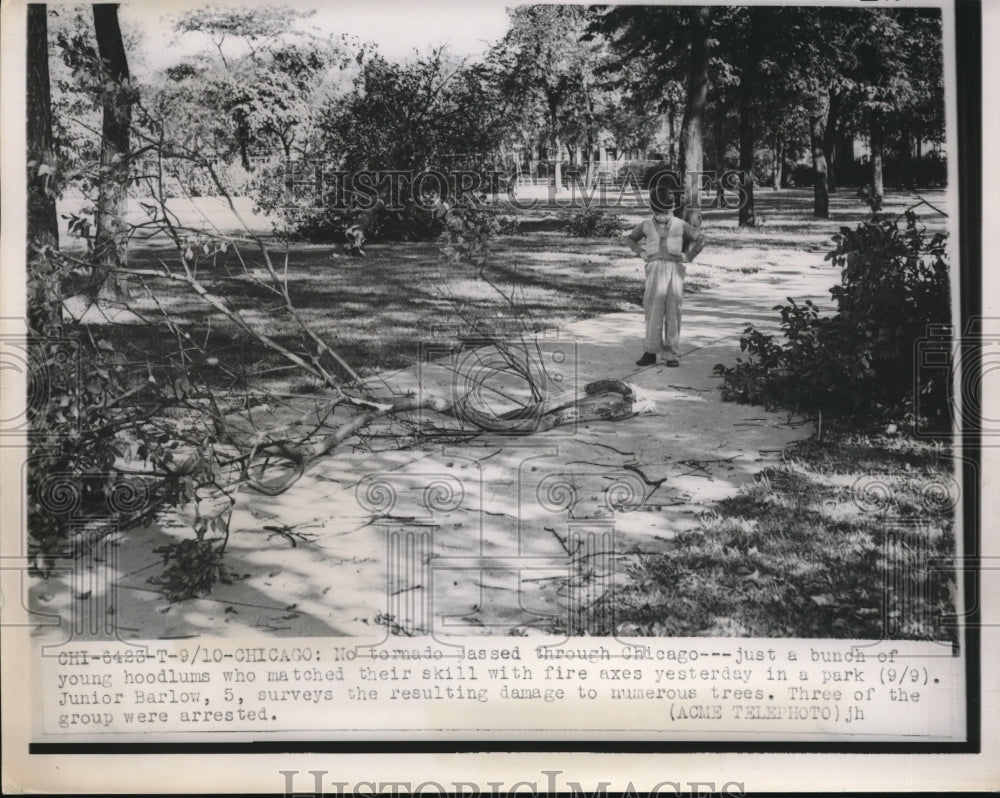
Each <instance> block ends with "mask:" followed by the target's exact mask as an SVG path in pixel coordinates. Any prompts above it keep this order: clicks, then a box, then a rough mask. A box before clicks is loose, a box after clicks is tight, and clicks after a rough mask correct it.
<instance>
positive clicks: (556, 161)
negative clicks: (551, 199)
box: [552, 136, 562, 193]
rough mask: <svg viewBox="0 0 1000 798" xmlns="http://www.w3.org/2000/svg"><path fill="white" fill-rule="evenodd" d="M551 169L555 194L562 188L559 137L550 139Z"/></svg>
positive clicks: (560, 143)
mask: <svg viewBox="0 0 1000 798" xmlns="http://www.w3.org/2000/svg"><path fill="white" fill-rule="evenodd" d="M552 156H553V161H552V168H553V171H554V172H555V181H556V193H559V189H561V188H562V142H561V141H559V136H553V137H552Z"/></svg>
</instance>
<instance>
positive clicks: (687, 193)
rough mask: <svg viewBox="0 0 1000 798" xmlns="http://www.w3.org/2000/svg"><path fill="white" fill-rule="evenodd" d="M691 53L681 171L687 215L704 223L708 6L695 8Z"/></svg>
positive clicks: (694, 222) (698, 223) (695, 223)
mask: <svg viewBox="0 0 1000 798" xmlns="http://www.w3.org/2000/svg"><path fill="white" fill-rule="evenodd" d="M689 13H690V15H691V16H690V19H691V52H690V55H689V58H688V77H687V100H686V102H685V104H684V121H683V123H682V125H681V141H680V149H681V152H680V164H679V170H678V171H680V173H681V178H682V179H683V181H684V218H685V221H687V222H688V224H691V225H693V226H695V227H700V226H701V198H700V195H699V189H700V183H701V175H700V173H701V172H702V170H703V165H704V151H705V146H704V135H703V120H704V116H705V100H706V97H707V95H708V26H709V22H710V20H711V14H712V10H711V8H709V7H708V6H700V7H698V8H694V9H691V11H690V12H689Z"/></svg>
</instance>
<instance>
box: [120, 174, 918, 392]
mask: <svg viewBox="0 0 1000 798" xmlns="http://www.w3.org/2000/svg"><path fill="white" fill-rule="evenodd" d="M807 195H808V192H806V191H783V192H781V193H780V194H777V193H776V194H766V193H761V195H760V197H759V198H758V206H759V213H760V215H761V216H762V217H763V218H765V219H766V220H767V221H766V222H765V224H764V225H763V226H761V227H759V228H755V229H750V230H747V229H740V228H738V227H737V226H736V219H735V212H733V211H707V212H706V213H705V221H704V227H705V230H706V234H707V235H708V237H709V246H708V248H707V249H706V251H705V253H704V254H703V256H702V257H701V258H699V261H698V263H697V264H696V265H695V266H694V267H693V268H691V269H689V272H688V279H687V281H686V290H687V291H688V292H689V293H697V292H699V291H703V290H705V289H707V288H712V287H716V286H718V285H719V284H721V283H723V282H733V281H739V280H745V279H755V280H760V279H766V277H765V276H764V275H763V274H761V273H762V272H766V271H767V270H768V269H776V268H781V267H782V266H786V267H787V263H788V261H789V259H792V258H796V257H798V258H801V257H802V253H803V251H806V252H809V253H815V254H810V255H809V256H808V257H815V258H816V260H817V262H821V253H823V252H825V251H826V250H827V249H828V248H829V246H830V235H832V233H833V232H834V231H835V230H836V226H837V224H841V223H847V222H849V221H852V220H853V221H857V220H860V219H861V218H863V216H864V215H865V208H864V207H863V206H862V205H861V203H860V202H858V201H857V200H856V199H854V197H853V196H852V195H850V194H849V193H846V192H845V193H844V194H840V195H835V196H834V199H833V202H832V218H831V220H829V221H822V222H821V221H817V220H814V219H812V218H811V216H810V214H809V211H810V208H809V198H808V196H807ZM895 202H897V203H900V204H901V203H903V202H904V200H903V199H902V198H896V199H895ZM622 212H623V213H624V214H625V218H626V221H628V222H629V223H630V224H634V223H636V222H637V221H638V220H639V219H640V218H641V216H642V212H640V211H639V210H637V209H631V210H630V211H629V210H625V209H622ZM573 213H576V211H575V210H573V209H569V208H554V209H548V210H540V211H536V212H533V214H527V215H522V216H523V220H522V232H521V233H520V234H518V235H508V236H500V237H498V238H497V239H496V240H495V242H494V255H493V257H492V258H491V260H490V262H489V266H488V268H487V271H486V273H487V275H488V276H489V277H490V279H491V280H493V281H495V282H496V283H498V284H499V285H501V286H504V287H505V289H509V288H510V287H512V286H517V288H518V294H519V301H520V305H521V309H520V313H521V316H522V318H523V320H524V321H525V322H526V323H527V324H528V325H529V326H530V327H531V328H533V329H536V330H537V329H543V328H553V327H559V326H561V325H564V324H568V323H570V322H572V321H577V320H579V319H583V318H588V317H593V316H596V315H600V314H603V313H608V312H613V311H621V310H633V311H638V310H639V308H640V307H641V304H642V291H643V284H642V270H641V263H640V262H639V261H638V259H636V258H634V257H632V256H631V253H629V252H628V251H627V250H626V249H625V248H624V247H623V246H621V245H620V244H618V243H617V242H616V241H615V240H613V239H594V238H574V237H570V236H567V235H566V233H565V232H563V230H562V225H563V223H564V222H565V220H566V219H567V218H569V217H570V215H571V214H573ZM287 251H288V255H289V269H288V280H289V289H290V293H291V296H292V300H293V302H294V304H295V305H296V307H297V309H298V310H299V312H300V313H301V314H302V316H303V317H304V318H305V319H306V320H307V321H308V322H309V323H310V324H311V325H312V326H313V327H314V328H315V329H316V331H317V332H318V333H320V335H322V336H323V337H324V338H325V339H326V340H328V341H329V342H330V343H331V345H332V346H333V347H334V348H335V349H336V350H337V351H338V352H339V353H340V354H341V355H342V356H343V357H344V358H345V360H347V362H348V363H350V364H351V366H352V367H353V368H355V369H356V370H357V371H359V373H363V374H365V373H373V372H376V371H380V370H393V369H400V368H405V367H407V366H410V365H412V364H413V363H414V362H416V361H417V360H418V358H419V357H420V351H421V347H422V346H425V345H427V344H430V343H433V344H434V345H436V346H440V344H441V343H443V342H448V341H451V342H457V341H458V339H459V338H460V337H461V336H462V333H463V326H464V325H463V323H462V321H461V318H460V316H461V315H462V314H461V313H459V312H458V311H459V310H460V309H461V310H462V311H463V312H464V314H465V315H470V314H471V315H473V316H486V317H493V318H499V316H500V314H501V313H503V312H504V311H505V310H509V309H506V308H504V303H503V302H502V300H501V299H500V298H499V297H498V296H497V295H496V293H495V292H494V291H492V289H490V288H489V287H488V286H486V285H485V284H484V282H483V281H482V280H481V279H480V277H479V274H478V273H477V272H476V271H475V270H474V269H472V268H471V267H468V266H465V265H462V264H454V263H444V262H442V260H441V257H440V253H439V251H438V248H437V246H436V244H435V243H434V242H422V243H421V242H406V243H399V242H390V243H381V244H371V245H368V246H367V247H366V251H367V255H368V257H366V258H356V257H349V256H346V255H344V254H342V253H341V251H340V249H339V247H336V246H321V245H309V244H293V245H290V247H289V248H288V250H287ZM274 254H276V255H277V256H278V257H277V261H278V262H279V263H280V262H281V261H282V260H283V257H284V249H283V247H282V246H278V245H276V246H275V253H274ZM243 257H244V258H245V260H246V263H247V266H248V267H249V268H250V269H251V270H262V269H261V265H260V262H259V261H260V256H259V254H257V253H256V252H254V251H251V250H249V249H247V248H244V250H243ZM160 260H162V261H163V262H165V263H166V264H168V265H171V264H172V266H171V267H172V268H175V269H176V268H179V264H178V263H177V253H175V252H173V251H172V250H170V249H168V248H165V247H162V246H161V247H155V246H149V245H146V246H136V247H134V248H133V249H132V250H131V251H130V266H131V267H133V268H138V269H146V268H148V269H150V270H152V268H153V267H156V268H160V267H159V261H160ZM242 271H243V270H242V268H241V265H240V263H239V261H238V259H237V258H236V256H235V254H234V253H233V251H232V250H230V252H229V253H228V254H226V255H222V256H219V257H218V259H217V260H215V261H212V262H209V261H204V262H202V264H201V265H200V266H199V276H200V277H201V278H202V279H203V280H204V281H205V284H206V286H207V287H208V288H209V289H210V290H212V291H213V292H215V293H217V294H219V295H221V296H223V297H225V298H226V299H227V300H228V301H229V302H230V303H231V305H232V306H233V307H235V308H237V309H239V310H240V311H242V312H243V313H244V314H246V315H247V317H248V318H249V319H251V320H252V321H253V322H254V324H255V325H256V326H257V327H258V329H260V330H261V331H262V332H265V333H267V334H268V335H270V336H272V337H274V338H275V339H276V340H277V341H278V342H280V343H282V344H283V345H285V346H288V347H294V348H297V349H298V348H302V347H303V346H305V348H306V349H309V348H310V347H309V346H308V344H307V343H306V342H304V341H302V340H301V338H300V336H299V334H298V332H297V329H296V326H295V324H294V322H293V320H292V319H291V318H290V316H289V314H287V313H286V312H285V311H284V310H283V309H282V308H281V306H280V302H279V301H278V298H277V297H276V296H274V295H273V294H272V293H270V292H268V291H267V290H265V289H263V288H261V287H260V286H256V285H254V284H253V282H252V281H251V280H248V279H247V278H246V276H245V274H243V273H242ZM146 282H147V284H148V286H149V288H150V290H151V291H152V292H153V293H154V294H155V296H156V298H157V300H158V302H159V303H160V304H161V305H162V306H163V307H164V308H166V309H167V310H168V311H169V312H170V313H172V314H174V316H175V318H176V320H177V321H178V322H179V323H180V324H181V325H183V326H184V328H185V330H186V331H187V332H188V333H189V334H190V335H191V336H192V337H193V338H194V339H195V340H196V341H198V342H199V343H201V344H203V345H204V346H205V348H206V349H208V350H210V351H212V352H213V353H214V354H215V355H216V356H217V357H219V358H220V360H222V361H224V362H226V363H227V364H228V365H230V366H231V367H239V368H240V369H242V370H245V371H246V373H247V377H246V379H247V380H248V381H251V382H254V383H255V384H257V386H258V387H268V386H270V387H274V389H276V390H277V389H284V390H292V391H304V390H310V389H311V387H312V386H310V384H309V381H308V380H306V379H303V378H293V379H289V376H290V375H289V372H288V371H287V370H282V369H284V367H285V366H286V365H287V364H286V363H284V362H283V361H282V360H281V359H280V358H279V357H278V356H276V355H274V354H273V353H271V352H269V351H268V350H266V349H265V348H264V347H263V346H261V345H259V344H257V343H256V342H254V341H251V340H246V339H245V338H242V337H241V336H239V335H237V334H236V330H235V329H234V328H233V327H232V325H230V324H228V323H227V322H226V321H225V320H223V319H220V318H219V317H218V315H217V314H215V312H214V311H211V310H210V309H209V308H207V307H206V306H205V304H204V303H203V302H202V301H201V300H200V299H199V298H198V297H197V296H195V295H194V293H193V292H191V291H190V290H188V289H187V288H186V287H184V286H182V285H180V284H178V283H175V282H171V281H170V280H167V279H165V278H163V277H157V276H150V277H148V278H146ZM834 282H836V274H835V273H834V271H833V270H832V269H831V272H830V283H831V285H832V284H833V283H834ZM130 304H131V305H132V306H134V307H135V308H136V309H137V310H139V311H140V312H142V313H144V314H147V315H148V316H149V317H150V318H152V319H154V321H155V320H156V318H157V314H158V310H157V308H156V307H155V303H154V302H152V301H151V300H149V299H147V298H143V297H142V296H137V297H136V298H135V299H134V300H132V301H131V302H130ZM103 332H104V333H105V334H108V333H110V334H111V337H112V340H113V341H115V339H116V338H117V340H116V341H115V342H116V343H118V342H120V343H121V345H122V347H124V348H127V349H131V350H132V351H133V353H134V354H135V356H136V358H137V359H139V360H141V359H142V357H143V356H144V354H143V353H149V354H151V355H152V356H154V357H155V356H156V354H157V353H166V351H167V350H168V349H169V348H170V347H171V346H172V343H171V338H170V336H164V335H163V328H162V326H156V325H154V326H153V327H148V328H143V327H142V326H141V325H127V326H123V327H121V328H120V329H119V330H118V331H117V332H114V331H111V330H104V331H103Z"/></svg>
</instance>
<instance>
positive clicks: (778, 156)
mask: <svg viewBox="0 0 1000 798" xmlns="http://www.w3.org/2000/svg"><path fill="white" fill-rule="evenodd" d="M774 170H775V171H774V190H775V191H781V189H783V188H784V187H785V140H784V139H778V147H777V149H776V150H775V155H774Z"/></svg>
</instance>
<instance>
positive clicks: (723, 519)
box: [611, 431, 956, 641]
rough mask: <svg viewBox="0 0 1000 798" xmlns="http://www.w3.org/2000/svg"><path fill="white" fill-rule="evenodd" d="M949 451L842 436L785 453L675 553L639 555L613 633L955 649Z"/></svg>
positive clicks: (683, 539)
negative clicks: (918, 643)
mask: <svg viewBox="0 0 1000 798" xmlns="http://www.w3.org/2000/svg"><path fill="white" fill-rule="evenodd" d="M953 485H954V480H953V478H952V461H951V459H950V456H949V453H948V452H946V451H942V449H941V448H940V447H939V446H937V445H935V444H933V443H928V442H924V441H916V440H913V439H907V438H905V437H901V436H899V435H894V436H877V435H876V436H869V435H860V434H852V433H850V432H848V431H841V432H839V433H838V434H837V436H836V437H835V438H834V439H832V440H827V441H824V442H817V441H816V440H810V441H805V442H802V443H798V444H794V445H792V446H790V447H789V448H788V449H787V450H786V451H785V454H784V462H783V464H782V465H780V466H777V467H773V468H769V469H766V470H765V471H763V472H761V473H760V474H758V475H757V477H756V479H755V480H754V481H753V482H752V483H749V484H748V485H746V486H744V487H743V488H742V489H741V490H740V492H739V494H738V495H736V496H734V497H732V498H729V499H725V500H723V501H721V502H718V503H717V505H716V506H715V507H714V508H713V510H712V511H711V512H710V513H707V514H706V515H705V516H703V518H702V520H701V524H700V528H698V529H696V530H693V531H690V532H685V533H682V534H680V535H679V536H678V537H677V538H675V539H674V540H673V541H672V546H671V550H670V551H667V552H665V553H663V554H660V555H638V556H635V557H634V558H633V559H632V560H631V561H630V565H629V568H628V574H629V581H628V584H627V585H625V586H623V587H622V588H621V589H620V590H619V591H618V592H617V593H616V594H615V595H614V597H613V599H611V602H612V603H613V605H614V611H615V624H616V628H617V630H618V631H619V633H624V634H641V635H665V636H673V635H706V636H725V635H737V636H750V637H753V636H765V637H832V638H848V637H849V638H860V639H873V640H880V639H895V638H905V639H929V640H941V641H953V640H954V634H955V630H954V629H953V628H951V627H949V626H948V625H947V618H948V617H949V616H953V615H954V613H955V608H954V600H953V594H954V591H955V584H954V581H953V579H954V576H953V574H954V570H953V568H954V565H953V560H952V558H953V557H954V554H955V550H954V523H953V510H954V502H955V501H956V496H955V494H956V490H955V489H954V487H953Z"/></svg>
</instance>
